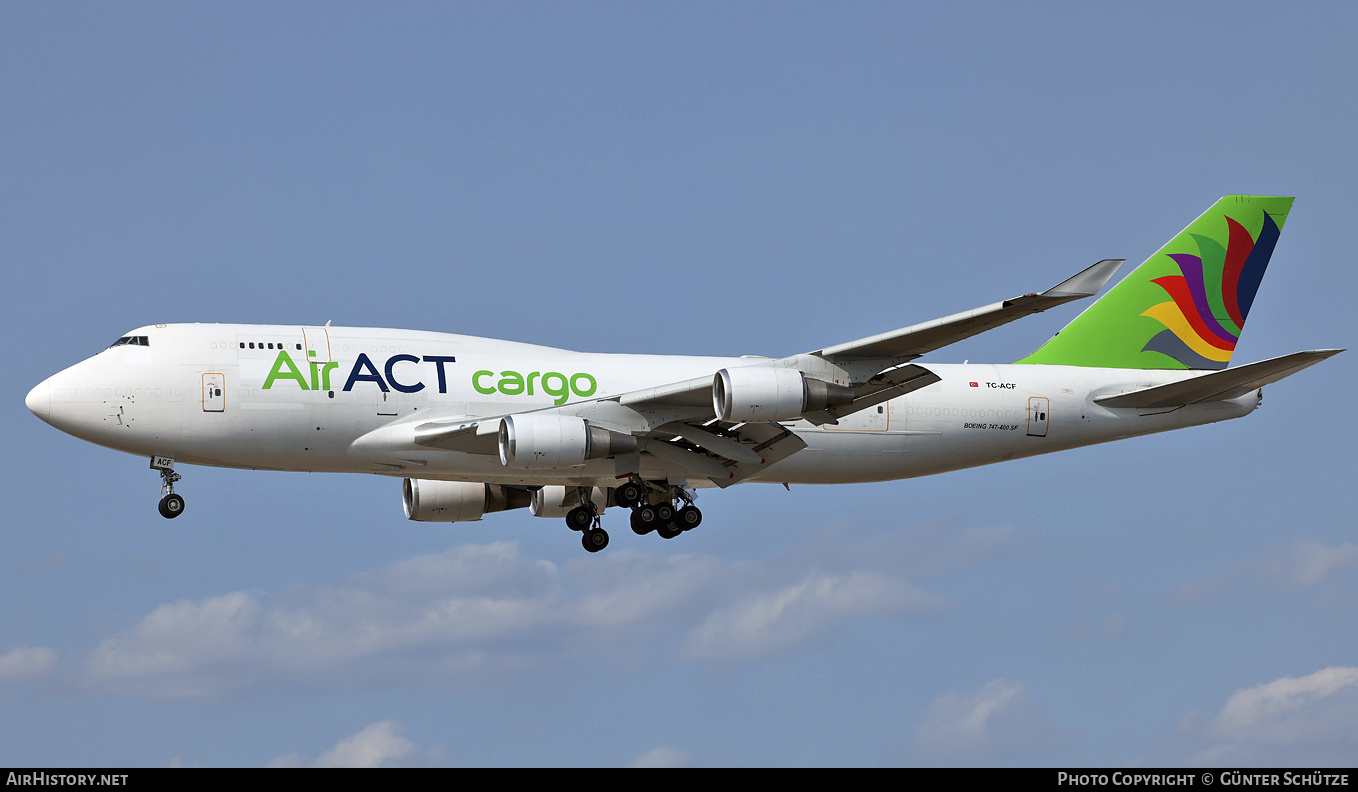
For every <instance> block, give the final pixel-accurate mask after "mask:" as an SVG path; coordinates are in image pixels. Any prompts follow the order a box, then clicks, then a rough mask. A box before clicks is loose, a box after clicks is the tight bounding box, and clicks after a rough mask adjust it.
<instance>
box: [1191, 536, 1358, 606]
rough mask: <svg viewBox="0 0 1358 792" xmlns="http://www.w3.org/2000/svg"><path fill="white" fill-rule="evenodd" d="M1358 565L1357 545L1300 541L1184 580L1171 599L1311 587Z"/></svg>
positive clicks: (1200, 599) (1196, 601)
mask: <svg viewBox="0 0 1358 792" xmlns="http://www.w3.org/2000/svg"><path fill="white" fill-rule="evenodd" d="M1355 565H1358V544H1354V543H1352V542H1345V543H1343V544H1338V545H1325V544H1321V543H1320V542H1315V541H1310V540H1301V541H1297V542H1294V543H1293V544H1291V545H1290V546H1287V547H1274V548H1270V549H1269V550H1268V551H1267V552H1265V553H1263V554H1262V555H1260V556H1258V557H1255V558H1252V559H1248V560H1245V561H1239V562H1236V563H1234V564H1232V565H1231V566H1229V567H1228V568H1227V569H1225V570H1223V571H1220V572H1215V573H1212V574H1209V575H1205V576H1203V577H1201V578H1199V579H1197V580H1192V581H1189V582H1187V583H1184V584H1182V585H1180V586H1178V587H1176V588H1175V589H1174V591H1173V592H1172V593H1171V594H1170V599H1171V600H1172V601H1176V602H1180V603H1187V604H1199V603H1202V602H1205V601H1208V600H1212V599H1215V598H1217V597H1221V596H1225V595H1226V594H1228V593H1229V592H1230V591H1231V590H1233V589H1236V588H1239V587H1243V588H1259V587H1268V588H1272V589H1274V590H1278V589H1281V590H1283V591H1289V590H1299V589H1307V588H1314V587H1316V586H1320V585H1323V584H1325V583H1327V582H1330V581H1332V580H1333V579H1334V578H1335V577H1336V576H1337V575H1339V574H1341V573H1342V572H1343V571H1344V570H1345V569H1347V568H1349V567H1352V566H1355Z"/></svg>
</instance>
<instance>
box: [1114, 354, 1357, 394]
mask: <svg viewBox="0 0 1358 792" xmlns="http://www.w3.org/2000/svg"><path fill="white" fill-rule="evenodd" d="M1343 351H1344V350H1342V349H1314V350H1311V351H1309V352H1293V353H1292V354H1290V355H1283V356H1282V357H1276V358H1270V359H1269V360H1261V361H1259V362H1258V363H1250V364H1249V365H1247V366H1240V367H1238V368H1231V369H1223V370H1221V371H1214V372H1212V373H1211V374H1203V375H1201V376H1197V377H1191V378H1189V379H1186V380H1182V381H1180V382H1172V383H1170V384H1168V385H1157V386H1155V387H1153V388H1143V389H1142V390H1138V391H1132V392H1131V393H1119V394H1116V395H1111V396H1098V397H1096V398H1095V399H1094V401H1095V402H1096V403H1097V404H1100V405H1102V406H1104V407H1141V408H1156V407H1181V406H1183V405H1185V404H1197V403H1199V402H1205V401H1222V400H1225V399H1234V398H1236V397H1237V396H1244V395H1245V394H1246V393H1249V392H1250V391H1252V390H1254V389H1256V388H1261V387H1263V386H1264V385H1268V384H1269V383H1271V382H1277V381H1278V380H1280V379H1282V378H1283V377H1287V376H1290V375H1292V374H1296V373H1297V372H1298V371H1301V370H1302V369H1304V368H1306V367H1308V366H1312V365H1315V364H1316V363H1319V362H1320V361H1322V360H1325V359H1326V358H1329V357H1333V356H1334V355H1337V354H1339V353H1340V352H1343Z"/></svg>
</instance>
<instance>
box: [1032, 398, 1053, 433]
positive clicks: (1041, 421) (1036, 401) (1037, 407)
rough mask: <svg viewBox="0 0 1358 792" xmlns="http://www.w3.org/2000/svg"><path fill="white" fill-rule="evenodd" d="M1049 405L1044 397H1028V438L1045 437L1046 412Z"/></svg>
mask: <svg viewBox="0 0 1358 792" xmlns="http://www.w3.org/2000/svg"><path fill="white" fill-rule="evenodd" d="M1050 407H1051V403H1050V402H1049V401H1048V400H1047V397H1046V396H1029V397H1028V436H1029V437H1046V436H1047V411H1048V409H1050Z"/></svg>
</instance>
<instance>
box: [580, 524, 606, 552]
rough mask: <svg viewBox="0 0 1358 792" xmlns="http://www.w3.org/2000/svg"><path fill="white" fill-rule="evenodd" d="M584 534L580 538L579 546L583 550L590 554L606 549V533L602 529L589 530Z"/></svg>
mask: <svg viewBox="0 0 1358 792" xmlns="http://www.w3.org/2000/svg"><path fill="white" fill-rule="evenodd" d="M584 534H585V535H584V536H582V537H580V544H582V545H584V546H585V549H586V550H588V551H590V552H591V553H597V552H599V551H600V550H602V549H604V548H605V547H608V531H605V530H604V529H602V528H590V529H588V530H586V531H585V532H584Z"/></svg>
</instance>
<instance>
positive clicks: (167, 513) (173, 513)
mask: <svg viewBox="0 0 1358 792" xmlns="http://www.w3.org/2000/svg"><path fill="white" fill-rule="evenodd" d="M159 508H160V516H161V517H164V518H165V519H167V520H173V519H174V518H176V517H178V516H179V515H181V514H183V513H184V499H183V498H182V497H180V496H178V495H176V494H174V493H173V492H172V493H170V494H169V495H166V496H165V497H163V498H161V499H160V507H159Z"/></svg>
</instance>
